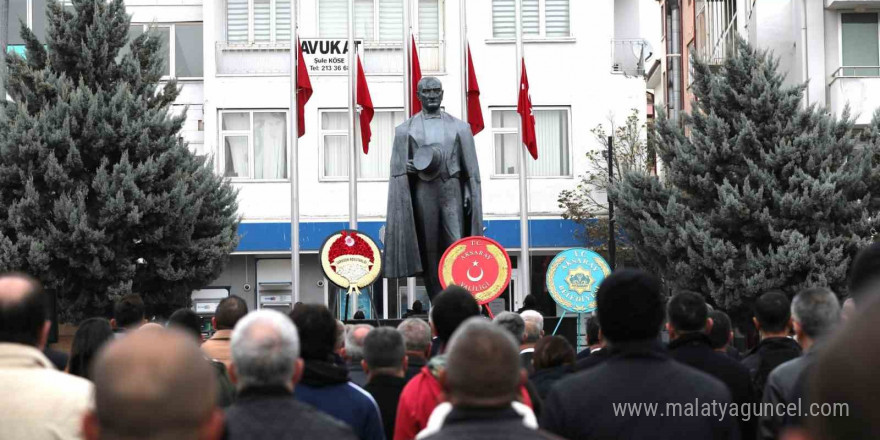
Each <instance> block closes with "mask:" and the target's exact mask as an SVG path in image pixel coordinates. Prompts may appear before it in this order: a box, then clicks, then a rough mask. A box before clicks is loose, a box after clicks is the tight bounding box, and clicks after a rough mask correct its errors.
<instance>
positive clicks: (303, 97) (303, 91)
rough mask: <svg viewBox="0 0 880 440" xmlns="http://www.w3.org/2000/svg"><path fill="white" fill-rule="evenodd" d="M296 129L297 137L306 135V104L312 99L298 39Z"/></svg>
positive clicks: (310, 83) (307, 73)
mask: <svg viewBox="0 0 880 440" xmlns="http://www.w3.org/2000/svg"><path fill="white" fill-rule="evenodd" d="M296 47H297V49H298V50H297V51H296V52H297V61H296V127H297V131H298V133H297V137H302V136H303V135H304V134H306V103H307V102H309V98H311V97H312V91H313V90H312V81H311V80H310V79H309V71H308V69H306V62H305V60H304V59H303V51H302V45H301V44H300V42H299V38H297V39H296Z"/></svg>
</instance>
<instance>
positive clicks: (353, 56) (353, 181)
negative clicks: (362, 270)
mask: <svg viewBox="0 0 880 440" xmlns="http://www.w3.org/2000/svg"><path fill="white" fill-rule="evenodd" d="M353 2H354V0H348V151H349V161H348V228H349V229H357V226H358V220H357V159H358V151H357V141H356V137H357V135H356V130H357V126H356V124H355V118H356V117H357V111H356V108H357V87H356V85H355V81H356V78H357V61H356V60H357V48H356V47H355V45H354V4H353ZM357 299H358V298H357V295H354V298H353V299H352V307H353V310H357V307H358V305H357V303H358V301H357ZM353 314H354V313H352V315H353ZM346 315H348V310H346ZM343 318H347V316H344V317H343Z"/></svg>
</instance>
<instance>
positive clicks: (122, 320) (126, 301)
mask: <svg viewBox="0 0 880 440" xmlns="http://www.w3.org/2000/svg"><path fill="white" fill-rule="evenodd" d="M145 310H146V307H145V306H144V299H143V298H141V296H140V295H138V294H137V293H129V294H128V295H125V296H123V297H122V298H120V299H119V301H116V304H115V305H114V306H113V319H111V320H110V325H112V326H113V328H114V329H127V330H133V329H136V328H138V327H140V326H141V325H143V324H144V323H145V322H147V320H146V319H144V313H145Z"/></svg>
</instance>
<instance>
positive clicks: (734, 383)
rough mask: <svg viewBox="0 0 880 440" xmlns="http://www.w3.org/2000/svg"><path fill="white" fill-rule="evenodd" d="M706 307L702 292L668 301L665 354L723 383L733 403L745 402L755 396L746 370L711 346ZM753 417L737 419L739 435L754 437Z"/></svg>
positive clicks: (679, 296) (740, 403)
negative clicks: (667, 350)
mask: <svg viewBox="0 0 880 440" xmlns="http://www.w3.org/2000/svg"><path fill="white" fill-rule="evenodd" d="M708 313H709V309H708V308H707V307H706V300H705V299H703V296H702V295H699V294H697V293H693V292H682V293H679V294H677V295H675V296H674V297H672V299H671V300H670V301H669V305H668V306H667V315H668V317H669V321H667V323H666V330H667V331H668V332H669V340H670V341H671V342H670V343H669V353H670V355H671V356H672V358H673V359H675V360H677V361H679V362H681V363H683V364H685V365H690V366H691V367H694V368H696V369H698V370H700V371H703V372H705V373H707V374H709V375H711V376H713V377H715V378H717V379H718V380H720V381H722V382H724V384H725V385H727V388H728V390H730V394H731V397H732V398H733V402H734V403H736V404H739V405H744V404H748V403H749V402H752V401H753V400H754V399H755V395H754V393H753V391H752V383H751V378H750V376H749V370H748V369H747V368H746V367H744V366H743V365H742V364H740V363H739V362H737V361H735V360H733V359H731V358H730V357H728V356H727V355H726V354H722V353H719V352H717V351H715V350H713V349H712V341H711V340H710V339H709V335H708V334H707V333H708V332H709V331H711V329H712V326H713V324H714V321H712V319H711V318H709V317H708ZM756 423H757V421H756V419H755V418H754V417H749V418H748V420H743V419H740V420H739V427H740V432H742V436H743V438H747V439H752V438H754V437H755V427H756Z"/></svg>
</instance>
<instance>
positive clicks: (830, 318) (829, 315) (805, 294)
mask: <svg viewBox="0 0 880 440" xmlns="http://www.w3.org/2000/svg"><path fill="white" fill-rule="evenodd" d="M791 318H792V322H793V323H794V332H795V335H797V339H798V342H800V343H801V345H802V346H804V349H808V348H809V345H811V344H812V343H813V342H814V341H815V340H816V339H818V338H820V337H822V336H825V335H827V334H829V333H831V330H832V329H833V328H834V327H835V326H836V325H837V323H838V322H840V303H839V302H838V300H837V295H835V294H834V292H832V291H831V290H829V289H826V288H824V287H815V288H812V289H806V290H803V291H801V292H800V293H798V294H797V295H795V297H794V299H793V300H792V301H791Z"/></svg>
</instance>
